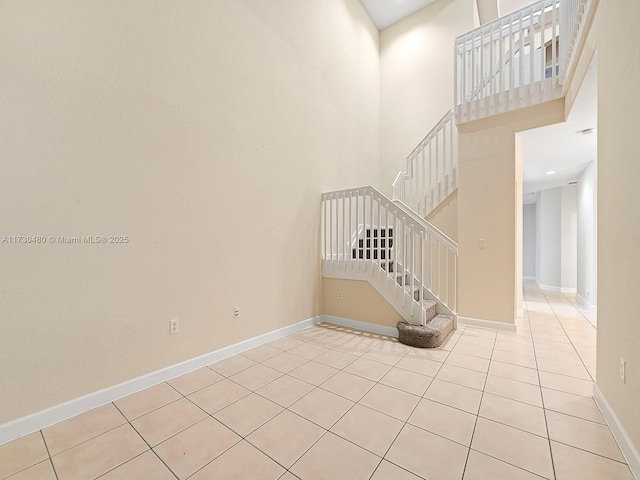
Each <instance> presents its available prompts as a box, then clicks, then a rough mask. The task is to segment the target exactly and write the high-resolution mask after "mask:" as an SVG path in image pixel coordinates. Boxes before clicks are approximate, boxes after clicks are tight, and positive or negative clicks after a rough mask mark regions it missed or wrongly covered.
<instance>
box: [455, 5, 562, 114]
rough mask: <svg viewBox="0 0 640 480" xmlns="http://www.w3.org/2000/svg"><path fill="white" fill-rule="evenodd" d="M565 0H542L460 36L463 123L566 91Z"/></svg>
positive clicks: (458, 86) (458, 107)
mask: <svg viewBox="0 0 640 480" xmlns="http://www.w3.org/2000/svg"><path fill="white" fill-rule="evenodd" d="M561 1H562V0H540V1H538V2H536V3H533V4H532V5H529V6H528V7H525V8H522V9H520V10H517V11H515V12H514V13H512V14H510V15H506V16H504V17H501V18H499V19H497V20H494V21H493V22H490V23H487V24H485V25H483V26H482V27H480V28H477V29H475V30H472V31H471V32H468V33H466V34H464V35H461V36H459V37H458V38H456V40H455V49H454V57H455V58H454V61H455V67H454V75H455V111H456V115H457V120H458V122H464V121H469V120H475V119H478V118H482V117H486V116H489V115H493V114H496V113H502V112H506V111H510V110H514V109H516V108H521V107H526V106H529V105H533V104H536V103H542V102H545V101H549V100H553V99H555V98H559V97H560V96H561V94H562V90H561V88H560V82H559V77H558V74H559V69H558V65H560V64H561V61H560V53H561V52H560V51H558V40H559V39H561V38H562V37H561V31H560V2H561Z"/></svg>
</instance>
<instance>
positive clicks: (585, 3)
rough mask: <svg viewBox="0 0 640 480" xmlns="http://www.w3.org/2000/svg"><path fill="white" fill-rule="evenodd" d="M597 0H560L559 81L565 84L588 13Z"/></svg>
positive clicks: (581, 38)
mask: <svg viewBox="0 0 640 480" xmlns="http://www.w3.org/2000/svg"><path fill="white" fill-rule="evenodd" d="M597 1H598V0H561V2H562V4H561V5H562V8H561V9H560V31H561V32H562V40H563V41H562V42H561V43H560V59H561V61H560V83H561V84H563V85H564V84H565V83H566V80H567V79H568V78H569V75H570V74H571V69H572V66H573V64H574V61H575V58H576V54H577V50H578V46H579V45H580V44H581V43H582V41H583V40H584V39H583V35H584V32H585V27H586V25H587V20H588V17H589V14H590V13H592V12H593V10H594V9H593V6H594V5H595V3H596V2H597Z"/></svg>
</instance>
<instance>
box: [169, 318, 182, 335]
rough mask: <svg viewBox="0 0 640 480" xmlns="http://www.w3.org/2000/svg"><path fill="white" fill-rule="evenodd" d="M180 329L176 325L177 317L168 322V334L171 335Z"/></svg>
mask: <svg viewBox="0 0 640 480" xmlns="http://www.w3.org/2000/svg"><path fill="white" fill-rule="evenodd" d="M179 331H180V329H179V327H178V319H177V318H174V319H173V320H171V321H170V322H169V334H170V335H173V334H174V333H178V332H179Z"/></svg>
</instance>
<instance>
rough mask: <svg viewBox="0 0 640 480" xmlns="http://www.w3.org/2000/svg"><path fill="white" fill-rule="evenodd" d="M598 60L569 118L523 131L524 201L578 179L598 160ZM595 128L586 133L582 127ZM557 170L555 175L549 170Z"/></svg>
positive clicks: (588, 73) (528, 201)
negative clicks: (538, 193) (548, 173)
mask: <svg viewBox="0 0 640 480" xmlns="http://www.w3.org/2000/svg"><path fill="white" fill-rule="evenodd" d="M597 120H598V85H597V59H594V60H593V62H592V64H591V66H590V67H589V71H588V72H587V75H586V77H585V79H584V81H583V83H582V86H581V87H580V91H579V92H578V96H577V97H576V101H575V103H574V105H573V108H572V109H571V113H570V114H569V118H568V119H567V121H566V122H564V123H558V124H555V125H550V126H548V127H542V128H536V129H534V130H528V131H526V132H521V133H520V136H521V138H522V162H523V195H524V203H535V200H536V198H537V195H532V194H533V193H535V192H540V191H541V190H547V189H549V188H555V187H562V186H565V185H568V184H569V182H573V181H575V180H576V179H577V178H578V176H579V175H580V174H581V173H582V171H583V170H584V169H585V167H586V166H587V165H588V164H589V163H590V162H591V161H593V160H595V159H596V156H597V153H598V151H597V150H598V143H597V141H598V134H597V131H596V130H595V129H596V127H597ZM589 128H593V129H594V130H593V133H591V134H590V135H584V134H583V133H581V132H582V130H585V129H589ZM549 171H555V172H556V173H555V174H554V175H547V172H549Z"/></svg>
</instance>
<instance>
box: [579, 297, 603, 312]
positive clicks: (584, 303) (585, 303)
mask: <svg viewBox="0 0 640 480" xmlns="http://www.w3.org/2000/svg"><path fill="white" fill-rule="evenodd" d="M576 300H577V301H578V302H579V303H580V304H581V305H582V306H583V307H585V308H586V309H587V310H589V311H591V312H594V311H595V310H596V309H597V308H598V306H597V305H592V304H591V303H589V302H588V301H587V299H586V298H584V297H583V296H582V295H580V294H579V293H576Z"/></svg>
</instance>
